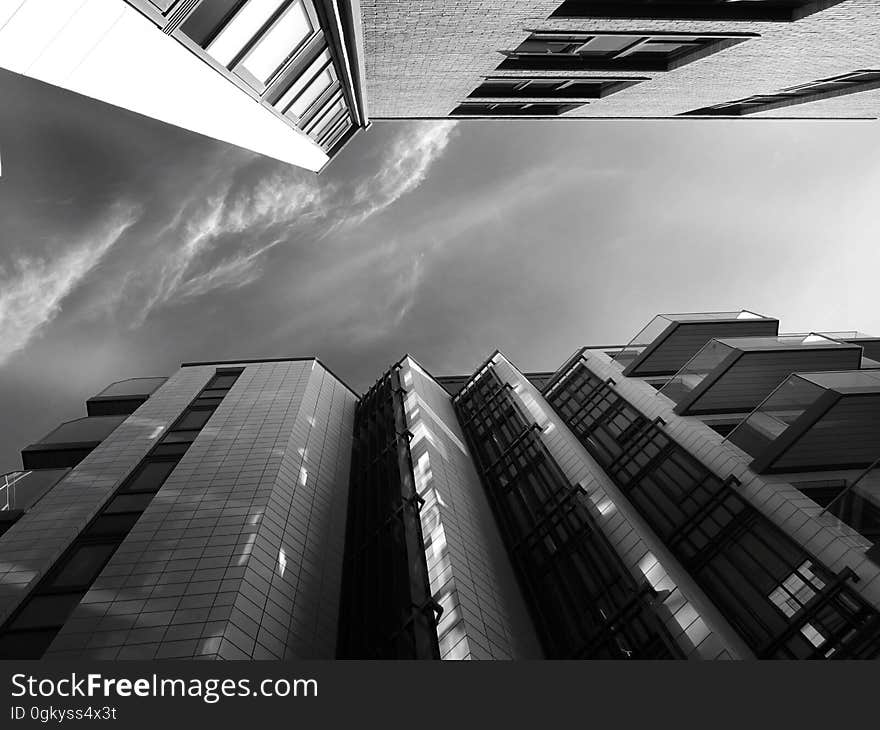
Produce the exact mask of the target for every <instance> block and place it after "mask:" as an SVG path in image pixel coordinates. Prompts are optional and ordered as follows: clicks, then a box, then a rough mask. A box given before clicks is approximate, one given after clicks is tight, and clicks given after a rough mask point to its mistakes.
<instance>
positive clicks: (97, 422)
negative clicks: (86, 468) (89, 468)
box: [21, 415, 126, 469]
mask: <svg viewBox="0 0 880 730" xmlns="http://www.w3.org/2000/svg"><path fill="white" fill-rule="evenodd" d="M125 419H126V416H124V415H123V416H89V417H87V418H77V419H76V420H74V421H67V422H66V423H62V424H61V425H60V426H59V427H58V428H56V429H55V430H54V431H52V432H51V433H49V434H47V435H46V436H44V437H43V438H41V439H40V440H39V441H37V442H36V443H35V444H31V445H30V446H27V447H25V448H24V449H22V452H21V463H22V466H24V468H25V469H60V468H63V467H71V466H76V465H77V464H79V462H81V461H82V460H83V459H85V458H86V456H88V455H89V453H91V451H92V450H93V449H94V448H95V447H96V446H98V444H100V443H101V442H102V441H103V440H104V439H105V438H107V436H109V435H110V434H111V433H113V431H114V430H115V429H116V427H117V426H118V425H119V424H120V423H122V422H123V421H124V420H125Z"/></svg>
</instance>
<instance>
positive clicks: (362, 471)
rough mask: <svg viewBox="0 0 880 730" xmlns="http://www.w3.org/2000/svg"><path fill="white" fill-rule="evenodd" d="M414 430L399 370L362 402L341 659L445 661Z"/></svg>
mask: <svg viewBox="0 0 880 730" xmlns="http://www.w3.org/2000/svg"><path fill="white" fill-rule="evenodd" d="M409 437H411V434H409V433H408V432H407V429H406V416H405V414H404V406H403V399H402V391H401V388H400V382H399V375H398V371H397V370H392V371H391V372H389V373H386V374H385V375H384V376H383V377H382V379H381V380H380V381H379V382H378V383H376V384H375V385H374V386H373V387H372V388H371V389H370V390H369V392H367V394H366V395H364V396H363V397H362V398H361V400H360V401H359V402H358V405H357V409H356V411H355V421H354V441H353V445H352V461H351V471H350V485H349V496H348V516H347V522H346V528H345V550H344V558H343V573H342V591H341V599H340V611H339V636H338V642H337V646H338V650H337V653H338V656H339V658H340V659H439V658H440V646H439V643H438V639H437V619H438V618H439V614H440V608H439V606H438V605H437V603H436V602H435V601H434V600H433V598H432V596H431V588H430V582H429V580H428V566H427V561H426V558H425V545H424V540H423V536H422V527H421V520H420V517H419V510H420V501H419V498H418V494H417V492H416V488H415V483H414V478H413V474H414V471H413V464H412V456H411V454H410V449H409V441H408V439H409Z"/></svg>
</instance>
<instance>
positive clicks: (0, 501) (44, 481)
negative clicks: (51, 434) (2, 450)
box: [0, 469, 68, 535]
mask: <svg viewBox="0 0 880 730" xmlns="http://www.w3.org/2000/svg"><path fill="white" fill-rule="evenodd" d="M67 472H68V469H38V470H37V471H12V472H9V473H8V474H4V475H3V476H0V535H2V534H3V533H4V532H6V531H7V530H8V529H9V528H10V527H12V526H13V525H14V524H15V523H16V522H17V521H18V519H19V517H21V516H22V515H23V514H24V513H25V512H26V511H27V510H28V509H29V508H30V507H32V506H33V505H34V504H35V503H36V502H38V501H39V499H40V498H41V497H42V496H43V495H44V494H46V492H48V491H49V490H50V489H51V488H52V487H54V486H55V484H57V483H58V480H59V479H61V477H63V476H64V475H65V474H67Z"/></svg>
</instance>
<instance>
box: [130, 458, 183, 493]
mask: <svg viewBox="0 0 880 730" xmlns="http://www.w3.org/2000/svg"><path fill="white" fill-rule="evenodd" d="M175 466H177V461H148V462H147V463H146V464H143V465H142V466H141V468H140V469H138V470H137V472H136V473H135V476H134V478H132V479H130V480H129V481H128V482H127V483H126V485H125V486H124V487H123V488H122V491H124V492H158V491H159V487H161V486H162V484H163V482H164V481H165V480H166V479H167V478H168V475H169V474H170V473H171V472H172V471H173V470H174V467H175Z"/></svg>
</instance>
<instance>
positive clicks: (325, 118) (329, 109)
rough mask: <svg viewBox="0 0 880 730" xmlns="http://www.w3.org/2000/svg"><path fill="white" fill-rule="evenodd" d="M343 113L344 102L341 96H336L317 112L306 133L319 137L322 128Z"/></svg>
mask: <svg viewBox="0 0 880 730" xmlns="http://www.w3.org/2000/svg"><path fill="white" fill-rule="evenodd" d="M343 111H345V102H344V101H343V99H342V95H341V94H337V95H336V96H335V97H334V98H333V99H331V100H330V101H329V102H327V104H326V105H325V106H324V108H323V109H322V110H321V111H320V112H318V114H317V116H315V118H314V119H313V120H312V123H311V126H310V128H309V129H308V130H307V131H308V133H309V134H310V135H311V136H313V137H318V136H320V135H321V132H322V131H323V130H324V127H325V126H326V125H327V124H328V123H330V122H333V121H334V120H336V118H337V116H338V115H339V114H340V113H341V112H343Z"/></svg>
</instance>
